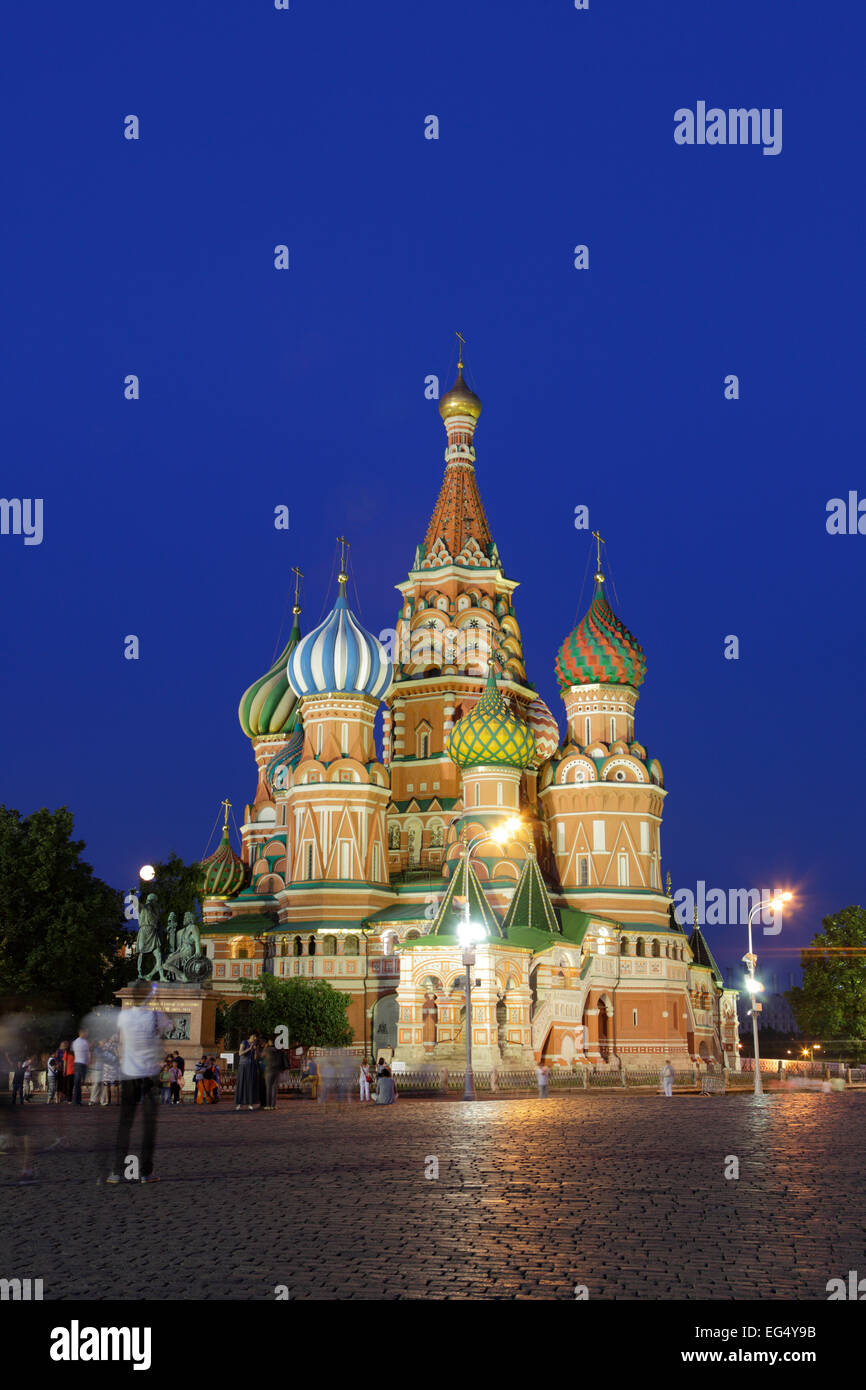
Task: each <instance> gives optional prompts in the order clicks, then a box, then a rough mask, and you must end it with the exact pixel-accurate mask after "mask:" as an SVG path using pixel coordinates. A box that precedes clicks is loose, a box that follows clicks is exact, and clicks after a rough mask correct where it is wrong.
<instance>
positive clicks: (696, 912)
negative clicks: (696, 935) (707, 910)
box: [695, 903, 698, 931]
mask: <svg viewBox="0 0 866 1390" xmlns="http://www.w3.org/2000/svg"><path fill="white" fill-rule="evenodd" d="M697 929H698V905H697V903H695V931H697Z"/></svg>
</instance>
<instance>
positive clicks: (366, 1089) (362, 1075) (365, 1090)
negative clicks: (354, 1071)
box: [358, 1057, 373, 1100]
mask: <svg viewBox="0 0 866 1390" xmlns="http://www.w3.org/2000/svg"><path fill="white" fill-rule="evenodd" d="M372 1079H373V1078H372V1076H371V1075H370V1063H369V1062H368V1061H367V1058H366V1057H365V1058H364V1060H363V1061H362V1063H361V1067H360V1070H359V1072H358V1086H359V1088H360V1092H361V1100H369V1099H370V1082H371V1081H372Z"/></svg>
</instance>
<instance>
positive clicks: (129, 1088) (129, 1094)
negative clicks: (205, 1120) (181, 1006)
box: [106, 980, 166, 1184]
mask: <svg viewBox="0 0 866 1390" xmlns="http://www.w3.org/2000/svg"><path fill="white" fill-rule="evenodd" d="M134 989H135V995H134V998H135V1004H134V1006H133V1007H132V1008H127V1009H121V1011H120V1014H119V1016H118V1020H117V1031H118V1035H119V1038H120V1122H119V1124H118V1126H117V1144H116V1146H115V1155H114V1170H113V1172H111V1173H110V1174H109V1175H108V1177H107V1178H106V1182H109V1183H112V1184H114V1183H119V1182H121V1181H122V1180H123V1177H122V1175H124V1174H125V1170H126V1165H127V1161H128V1159H129V1158H130V1157H131V1155H130V1153H129V1138H130V1134H131V1133H132V1122H133V1119H134V1118H135V1108H136V1106H137V1105H138V1103H139V1101H140V1102H141V1116H142V1126H143V1134H142V1141H141V1169H140V1177H141V1181H142V1182H143V1183H151V1182H159V1178H156V1177H154V1175H153V1150H154V1145H155V1143H156V1113H157V1106H158V1103H159V1090H160V1087H159V1071H160V1066H161V1064H162V1056H163V1053H164V1051H165V1043H164V1041H163V1039H162V1037H161V1036H160V1029H161V1028H162V1027H163V1025H164V1023H165V1022H166V1019H165V1016H164V1015H163V1014H161V1013H159V1011H158V1010H157V1009H149V1008H147V1007H145V1002H146V1000H147V999H149V998H150V996H151V994H152V993H153V992H154V991H155V986H152V985H150V984H149V983H148V982H147V981H146V980H142V981H141V982H139V983H137V984H136V985H135V986H134Z"/></svg>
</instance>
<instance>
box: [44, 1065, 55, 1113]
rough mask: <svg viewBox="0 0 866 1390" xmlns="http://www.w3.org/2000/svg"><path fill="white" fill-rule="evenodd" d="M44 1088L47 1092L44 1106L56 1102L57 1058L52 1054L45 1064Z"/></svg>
mask: <svg viewBox="0 0 866 1390" xmlns="http://www.w3.org/2000/svg"><path fill="white" fill-rule="evenodd" d="M45 1086H46V1089H47V1091H48V1096H47V1098H46V1101H45V1104H46V1105H50V1104H51V1102H52V1101H54V1102H55V1104H56V1102H57V1057H56V1056H55V1055H54V1054H52V1055H51V1056H50V1057H49V1058H48V1061H47V1062H46V1063H45Z"/></svg>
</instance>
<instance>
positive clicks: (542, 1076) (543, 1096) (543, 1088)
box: [536, 1062, 550, 1100]
mask: <svg viewBox="0 0 866 1390" xmlns="http://www.w3.org/2000/svg"><path fill="white" fill-rule="evenodd" d="M536 1075H537V1077H538V1099H539V1100H547V1085H548V1082H549V1080H550V1067H549V1066H548V1065H547V1064H546V1062H539V1064H538V1067H537V1070H536Z"/></svg>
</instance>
